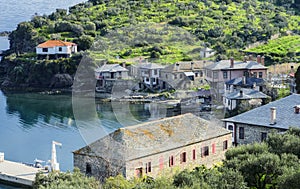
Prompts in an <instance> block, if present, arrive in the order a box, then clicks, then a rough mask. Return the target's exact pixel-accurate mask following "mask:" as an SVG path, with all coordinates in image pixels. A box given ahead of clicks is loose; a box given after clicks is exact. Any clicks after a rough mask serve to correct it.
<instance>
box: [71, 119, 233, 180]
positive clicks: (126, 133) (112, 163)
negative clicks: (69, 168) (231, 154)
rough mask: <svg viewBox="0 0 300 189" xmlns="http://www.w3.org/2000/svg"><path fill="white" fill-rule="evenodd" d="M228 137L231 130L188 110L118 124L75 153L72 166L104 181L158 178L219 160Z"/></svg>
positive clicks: (227, 145) (212, 163) (229, 144)
mask: <svg viewBox="0 0 300 189" xmlns="http://www.w3.org/2000/svg"><path fill="white" fill-rule="evenodd" d="M230 140H231V132H230V131H228V130H226V129H224V128H222V127H221V126H219V125H217V124H216V123H214V122H209V121H206V120H204V119H201V118H199V117H197V116H195V115H193V114H190V113H188V114H184V115H179V116H175V117H169V118H163V119H160V120H155V121H150V122H145V123H142V124H138V125H134V126H129V127H125V128H120V129H118V130H116V131H114V132H113V133H111V134H109V135H107V136H105V137H103V138H101V139H99V140H97V141H95V142H93V143H91V144H89V145H88V146H86V147H83V148H81V149H79V150H77V151H75V152H73V156H74V167H78V168H79V169H80V171H81V172H83V173H85V174H86V175H91V176H95V177H96V178H97V179H99V180H100V181H104V180H105V178H108V177H110V176H116V175H118V174H122V175H123V176H124V177H125V178H127V179H130V178H134V177H142V176H151V177H153V178H155V177H157V176H159V175H172V174H174V173H176V171H178V170H183V169H185V168H188V169H191V168H194V167H196V166H199V165H205V166H207V167H211V166H212V165H214V164H215V163H218V162H221V161H222V159H223V158H224V153H225V152H226V150H227V149H228V148H230V147H231V142H228V141H230Z"/></svg>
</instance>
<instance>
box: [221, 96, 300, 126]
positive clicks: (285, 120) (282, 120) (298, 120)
mask: <svg viewBox="0 0 300 189" xmlns="http://www.w3.org/2000/svg"><path fill="white" fill-rule="evenodd" d="M299 104H300V95H299V94H292V95H290V96H287V97H285V98H282V99H280V100H276V101H274V102H270V103H269V104H266V105H264V106H260V107H258V108H255V109H252V110H250V111H247V112H245V113H242V114H239V115H237V116H234V117H231V118H227V119H223V121H226V122H234V123H243V124H249V125H257V126H265V127H273V128H281V129H288V128H289V127H298V128H300V114H295V113H294V106H296V105H299ZM272 107H276V124H274V125H270V119H271V118H270V108H272Z"/></svg>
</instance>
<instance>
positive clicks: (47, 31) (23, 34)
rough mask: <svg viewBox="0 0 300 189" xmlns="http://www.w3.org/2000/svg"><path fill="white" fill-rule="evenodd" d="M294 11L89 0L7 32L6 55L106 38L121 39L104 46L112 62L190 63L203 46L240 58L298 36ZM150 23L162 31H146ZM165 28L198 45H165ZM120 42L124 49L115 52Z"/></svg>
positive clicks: (186, 0)
mask: <svg viewBox="0 0 300 189" xmlns="http://www.w3.org/2000/svg"><path fill="white" fill-rule="evenodd" d="M298 10H299V6H298V4H297V3H296V1H285V2H283V1H279V0H277V1H272V0H268V1H258V0H250V1H241V0H226V1H220V0H199V1H192V0H181V1H176V2H175V3H174V2H173V1H171V0H162V1H157V0H145V1H142V2H141V1H129V0H118V1H116V0H114V1H107V0H89V1H88V2H85V3H81V4H78V5H75V6H73V7H70V9H69V12H67V10H64V9H57V11H56V12H53V13H52V14H50V15H48V16H47V15H43V16H40V15H37V16H35V17H33V18H32V20H31V21H29V22H22V23H20V24H19V25H18V27H17V29H16V30H15V31H13V32H12V33H11V34H10V40H11V41H10V43H11V51H12V52H15V53H16V54H17V55H19V54H22V53H26V52H30V51H32V50H33V49H34V47H35V46H36V45H37V44H38V43H40V42H42V41H45V40H46V39H50V38H58V39H63V40H64V39H66V40H70V41H74V42H77V43H78V44H79V49H81V50H86V49H89V48H90V47H91V45H92V43H93V42H94V41H98V40H100V41H101V42H102V41H104V42H110V39H111V37H112V36H115V35H117V36H119V37H122V38H123V40H121V41H119V42H118V43H117V44H116V45H115V44H112V43H109V44H108V49H107V50H108V52H106V56H105V57H106V58H109V59H112V61H116V60H117V58H116V56H118V57H122V58H126V59H127V58H132V57H136V56H137V57H139V56H145V57H147V58H155V59H159V58H160V60H165V59H167V60H168V61H173V62H174V61H177V60H189V59H193V58H195V57H194V56H193V53H192V55H190V54H189V52H197V53H198V52H199V49H198V48H200V47H204V46H207V47H212V48H214V49H215V50H216V51H217V52H218V54H223V55H227V57H228V56H239V55H240V54H239V53H238V50H240V49H241V48H244V47H245V46H246V45H248V44H251V43H254V42H257V41H266V40H268V39H270V37H271V36H272V35H274V34H277V33H281V32H285V31H287V30H291V31H293V32H294V33H299V31H300V26H299V24H298V22H299V21H300V17H299V16H297V15H295V13H297V12H298ZM142 23H148V24H146V26H145V25H143V24H142ZM149 23H150V24H149ZM153 23H156V24H159V26H160V27H161V28H160V29H157V28H156V26H155V25H153V27H149V26H151V25H152V24H153ZM140 24H142V26H145V27H144V28H143V27H142V26H141V25H140ZM168 25H169V26H176V27H178V28H180V29H182V30H184V31H186V32H188V33H190V34H191V35H193V36H195V37H196V39H197V40H198V41H199V43H201V44H199V43H194V45H195V46H193V45H191V46H190V47H189V48H187V49H188V50H185V49H186V48H184V46H182V43H180V42H178V43H176V42H175V43H173V44H170V45H167V42H168V40H170V36H171V35H172V32H173V30H174V29H171V31H170V33H162V34H160V32H168V31H169V29H168V28H166V27H168ZM134 29H135V31H134ZM162 29H163V30H162ZM136 34H138V35H136ZM159 35H161V36H159ZM173 36H174V35H173ZM183 40H189V37H188V38H187V39H186V38H183V39H182V40H181V41H183ZM129 41H130V43H129V44H128V42H129ZM122 42H123V43H124V42H125V43H124V44H126V45H127V46H125V47H124V48H116V46H117V45H120V44H122ZM131 42H133V43H131ZM186 42H188V41H186ZM196 46H197V47H196ZM100 47H101V46H100ZM121 47H123V45H121ZM100 49H101V48H100ZM96 50H97V51H98V50H99V48H96ZM101 50H103V48H102V49H101ZM130 50H132V51H130ZM193 50H194V51H193ZM97 51H96V52H93V54H94V55H95V54H97V53H98V54H99V55H98V56H99V57H101V58H103V52H100V53H99V52H97ZM186 51H188V52H186ZM104 54H105V53H104ZM161 55H163V56H161ZM96 57H97V55H96ZM223 58H225V56H223ZM168 61H166V62H168Z"/></svg>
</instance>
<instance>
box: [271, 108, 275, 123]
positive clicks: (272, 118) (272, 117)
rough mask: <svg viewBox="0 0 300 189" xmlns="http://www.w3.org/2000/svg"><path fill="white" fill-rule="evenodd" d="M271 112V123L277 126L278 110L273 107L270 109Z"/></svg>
mask: <svg viewBox="0 0 300 189" xmlns="http://www.w3.org/2000/svg"><path fill="white" fill-rule="evenodd" d="M270 110H271V122H270V125H275V124H276V108H275V107H272V108H270Z"/></svg>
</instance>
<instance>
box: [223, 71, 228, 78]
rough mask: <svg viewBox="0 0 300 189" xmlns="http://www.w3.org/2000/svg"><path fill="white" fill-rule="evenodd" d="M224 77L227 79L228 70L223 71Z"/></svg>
mask: <svg viewBox="0 0 300 189" xmlns="http://www.w3.org/2000/svg"><path fill="white" fill-rule="evenodd" d="M223 79H227V71H223Z"/></svg>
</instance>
